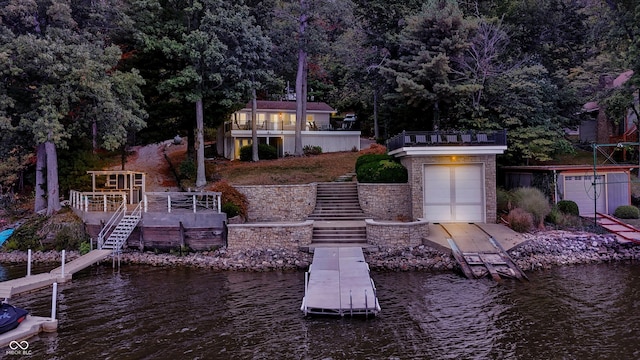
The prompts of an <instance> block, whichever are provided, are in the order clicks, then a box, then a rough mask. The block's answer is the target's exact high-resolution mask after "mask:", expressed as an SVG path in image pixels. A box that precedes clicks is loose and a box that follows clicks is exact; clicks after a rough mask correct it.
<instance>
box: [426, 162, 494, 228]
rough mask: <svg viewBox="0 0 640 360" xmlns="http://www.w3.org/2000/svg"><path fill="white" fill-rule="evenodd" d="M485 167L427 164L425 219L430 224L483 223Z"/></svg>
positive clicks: (480, 165)
mask: <svg viewBox="0 0 640 360" xmlns="http://www.w3.org/2000/svg"><path fill="white" fill-rule="evenodd" d="M484 213H485V206H484V172H483V168H482V164H467V165H425V166H424V217H425V219H426V220H428V221H431V222H484V221H485V219H484Z"/></svg>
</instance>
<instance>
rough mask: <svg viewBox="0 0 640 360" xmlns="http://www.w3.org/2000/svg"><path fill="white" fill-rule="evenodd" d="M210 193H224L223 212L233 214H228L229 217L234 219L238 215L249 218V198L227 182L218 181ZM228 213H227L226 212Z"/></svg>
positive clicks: (212, 186)
mask: <svg viewBox="0 0 640 360" xmlns="http://www.w3.org/2000/svg"><path fill="white" fill-rule="evenodd" d="M209 190H210V191H216V192H220V193H222V209H223V211H224V210H225V209H226V210H229V211H230V212H232V213H228V212H227V216H228V217H230V218H231V217H234V216H237V215H240V216H242V217H243V218H245V219H246V218H247V208H248V203H247V197H246V196H244V194H243V193H241V192H240V191H238V189H236V188H234V187H233V186H231V185H230V184H229V183H227V182H226V181H218V182H216V183H214V184H213V185H211V187H210V188H209ZM225 212H226V211H225Z"/></svg>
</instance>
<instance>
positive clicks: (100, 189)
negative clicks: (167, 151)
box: [69, 170, 227, 250]
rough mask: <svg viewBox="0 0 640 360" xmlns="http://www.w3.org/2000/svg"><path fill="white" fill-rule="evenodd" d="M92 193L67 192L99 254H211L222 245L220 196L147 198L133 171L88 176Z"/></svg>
mask: <svg viewBox="0 0 640 360" xmlns="http://www.w3.org/2000/svg"><path fill="white" fill-rule="evenodd" d="M87 173H88V174H89V175H90V176H91V191H76V190H72V191H71V192H70V197H69V198H70V200H69V205H70V206H71V208H72V209H73V211H74V212H75V213H76V214H77V215H78V216H79V217H80V218H81V219H82V220H83V221H84V223H85V226H86V229H87V232H88V233H89V235H90V236H91V238H92V239H93V240H95V241H96V244H97V245H98V248H109V249H116V250H120V249H122V248H127V247H131V248H137V249H140V250H143V249H146V248H153V249H165V250H168V249H175V248H190V249H193V250H210V249H212V248H215V247H219V246H224V245H225V244H226V231H225V229H226V227H225V225H226V222H227V215H226V214H225V213H223V212H222V211H221V203H220V201H221V194H220V193H219V192H210V191H197V192H195V191H194V192H148V191H146V187H145V181H146V175H145V173H142V172H135V171H124V170H123V171H88V172H87Z"/></svg>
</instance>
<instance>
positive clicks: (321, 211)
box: [308, 182, 367, 248]
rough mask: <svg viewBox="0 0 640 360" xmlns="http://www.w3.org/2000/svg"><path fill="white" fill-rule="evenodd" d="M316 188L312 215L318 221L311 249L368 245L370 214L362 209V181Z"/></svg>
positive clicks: (318, 185)
mask: <svg viewBox="0 0 640 360" xmlns="http://www.w3.org/2000/svg"><path fill="white" fill-rule="evenodd" d="M316 189H317V193H316V207H315V209H314V211H313V213H311V215H309V217H308V219H310V220H314V224H313V240H312V242H311V246H310V248H316V247H340V246H360V247H367V228H366V225H365V222H364V219H365V218H366V216H365V214H364V212H363V211H362V209H361V208H360V201H359V199H358V184H357V183H355V182H331V183H319V184H317V187H316Z"/></svg>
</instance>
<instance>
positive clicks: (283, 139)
mask: <svg viewBox="0 0 640 360" xmlns="http://www.w3.org/2000/svg"><path fill="white" fill-rule="evenodd" d="M335 112H336V111H335V110H334V109H333V108H331V106H329V105H327V104H325V103H322V102H307V118H306V119H305V122H304V126H303V129H302V146H306V145H310V146H320V147H321V148H322V151H323V152H336V151H350V150H353V149H356V150H360V131H334V130H336V129H333V128H332V126H331V122H330V118H331V114H333V113H335ZM251 118H252V116H251V103H249V104H247V105H246V106H245V108H243V109H241V110H239V111H237V112H235V113H233V114H232V115H231V117H230V119H229V120H228V121H227V122H225V123H224V125H223V127H222V129H221V130H222V131H218V145H217V146H218V148H217V150H218V153H219V154H223V155H224V157H226V158H228V159H238V158H239V157H240V148H241V147H243V146H246V145H250V144H251V138H252V134H251ZM256 122H257V128H258V129H257V135H258V142H259V143H264V144H269V145H272V146H274V147H275V148H276V149H277V150H278V157H283V156H286V155H288V154H293V153H294V152H295V126H296V103H295V101H264V100H259V101H258V102H257V114H256Z"/></svg>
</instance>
